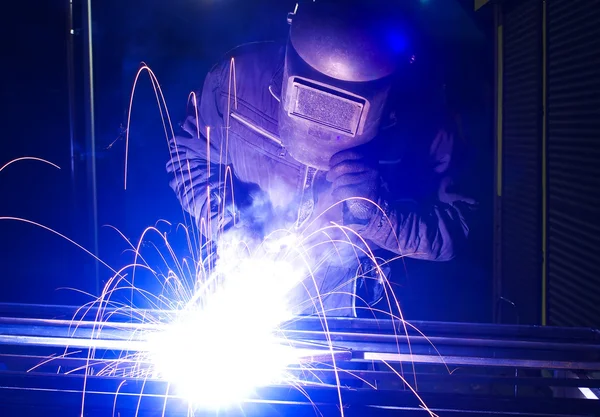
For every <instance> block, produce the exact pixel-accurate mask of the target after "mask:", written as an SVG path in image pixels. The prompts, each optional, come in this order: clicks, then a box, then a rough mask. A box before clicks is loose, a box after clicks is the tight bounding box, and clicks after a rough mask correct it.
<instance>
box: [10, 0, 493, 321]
mask: <svg viewBox="0 0 600 417" xmlns="http://www.w3.org/2000/svg"><path fill="white" fill-rule="evenodd" d="M74 4H75V23H76V25H75V34H74V35H70V34H69V29H70V26H69V21H68V1H58V0H51V1H41V0H34V1H31V2H18V3H14V4H11V13H10V14H9V13H3V16H2V18H1V19H2V22H1V23H2V24H1V25H0V27H1V28H2V29H1V30H2V31H3V34H2V35H3V36H2V39H3V41H2V57H3V62H4V65H3V77H2V81H1V84H2V88H1V93H2V103H3V106H2V108H3V111H2V112H1V118H2V119H1V120H2V124H1V126H2V130H1V146H0V166H1V165H3V164H4V163H6V162H8V161H10V160H12V159H14V158H17V157H22V156H36V157H41V158H45V159H48V160H50V161H51V162H53V163H56V164H58V165H59V166H60V167H61V170H56V169H55V168H53V167H50V166H48V165H45V164H41V163H39V162H35V161H23V162H19V163H17V164H14V165H11V166H10V167H8V168H7V169H6V170H4V171H2V172H0V216H15V217H21V218H25V219H29V220H32V221H36V222H39V223H41V224H43V225H46V226H48V227H51V228H53V229H55V230H56V231H58V232H60V233H64V234H65V235H66V236H68V237H69V238H72V239H74V240H75V241H77V242H78V243H80V244H81V245H83V246H84V247H86V248H88V249H90V250H92V251H94V250H95V249H94V248H95V242H94V238H93V236H94V233H93V231H94V227H93V221H92V220H93V216H92V213H93V210H92V207H93V202H92V201H93V200H92V198H91V196H92V190H93V188H92V182H91V181H92V177H91V175H90V173H91V170H90V167H91V162H92V161H91V158H90V155H91V154H90V149H89V148H86V136H85V128H86V115H87V114H88V112H87V111H86V105H85V103H86V101H85V85H86V84H85V82H86V73H85V71H84V63H85V61H86V59H87V57H86V54H85V48H84V40H85V30H83V21H82V12H81V9H80V8H78V7H77V6H78V4H79V3H77V2H74ZM414 4H415V8H416V10H418V11H419V13H418V14H417V16H418V18H416V19H415V21H416V23H417V24H418V25H419V27H421V28H422V30H423V34H424V36H427V37H428V39H432V42H433V43H432V45H431V46H432V47H431V48H430V50H428V51H426V55H427V57H428V62H430V63H431V65H432V66H433V67H435V68H436V69H437V70H438V71H439V72H440V73H442V74H443V77H444V82H445V84H446V92H447V95H448V103H449V105H450V106H451V108H452V109H453V111H454V112H455V113H456V114H458V115H460V119H461V121H462V126H463V129H464V131H465V137H466V138H467V139H468V143H469V146H470V156H471V158H470V161H471V162H470V166H469V172H471V177H470V180H471V181H470V184H469V185H470V186H471V188H472V189H474V190H475V192H476V194H477V197H478V199H479V200H480V201H481V210H480V213H479V214H478V218H477V221H476V223H475V227H474V230H473V233H472V240H471V245H470V247H469V248H468V250H467V252H466V253H465V254H463V256H461V257H460V258H459V259H457V260H455V261H452V262H450V263H444V264H427V263H421V262H418V261H412V262H410V261H408V262H407V264H406V268H407V269H406V270H407V271H408V276H407V277H405V276H402V277H399V280H400V283H401V285H402V291H401V292H402V302H403V305H405V310H406V311H407V312H408V313H409V318H413V319H435V320H469V321H489V320H490V319H491V297H492V296H491V281H492V274H491V256H492V249H491V239H492V230H491V229H492V226H491V225H492V208H491V205H492V204H491V201H492V192H493V187H492V182H493V181H492V178H493V173H492V166H493V161H492V143H493V139H492V138H493V135H492V130H491V129H492V127H491V125H492V108H493V95H492V78H493V74H492V61H493V48H492V46H491V45H492V41H491V34H490V31H491V27H492V24H491V17H490V15H489V11H485V10H484V11H481V12H478V14H475V13H474V12H472V1H462V0H461V1H458V0H456V1H455V0H427V1H424V0H415V1H414ZM293 6H294V2H293V1H277V0H272V1H266V0H261V1H242V0H221V1H217V0H211V1H208V0H193V1H192V0H175V1H170V2H165V1H159V0H127V1H117V0H103V1H95V2H93V6H92V21H93V22H92V35H93V36H92V39H93V43H92V50H93V55H92V56H93V63H94V64H93V75H94V90H93V92H94V101H93V103H94V109H95V113H94V117H95V129H94V133H95V139H96V147H95V151H96V161H95V163H96V184H95V188H96V201H97V217H98V224H99V225H100V226H103V225H112V226H114V227H116V228H118V229H119V230H120V231H121V232H123V233H124V235H125V236H126V237H128V238H129V239H132V240H133V241H137V239H138V238H139V236H140V234H141V233H142V231H143V230H144V229H145V228H146V227H148V226H151V225H153V224H155V222H156V221H157V220H158V219H167V220H169V221H172V222H175V223H176V222H179V221H181V220H182V212H181V209H180V207H179V205H178V203H177V200H176V199H175V196H174V195H173V193H172V191H171V190H170V188H169V187H168V176H167V174H166V173H165V169H164V166H165V162H166V160H167V157H168V154H167V146H166V139H165V135H164V133H163V127H162V123H161V118H160V113H159V111H158V107H157V104H156V99H155V98H154V92H153V89H152V85H151V83H150V81H149V78H148V76H147V74H143V75H142V77H141V78H140V82H139V86H138V89H137V90H136V95H135V99H134V104H133V112H132V118H131V126H130V147H129V177H128V187H127V190H124V187H123V184H124V175H123V172H124V155H125V141H124V140H123V139H122V136H123V135H122V133H123V127H124V126H125V124H126V121H127V109H128V104H129V97H130V94H131V88H132V86H133V81H134V77H135V74H136V71H137V69H138V68H139V65H140V62H141V61H144V62H146V63H147V64H148V65H149V66H150V67H151V68H152V70H153V71H154V72H155V74H156V75H157V77H158V80H159V82H160V85H161V87H162V90H163V92H164V94H165V97H166V101H167V105H168V106H169V111H170V115H171V117H172V120H173V123H174V124H176V123H177V122H178V121H179V120H180V118H181V117H182V115H183V113H184V111H185V105H186V100H187V95H188V93H189V91H191V90H192V89H197V88H199V87H200V86H201V85H202V81H203V78H204V75H205V74H206V72H207V71H208V69H209V68H210V67H211V66H212V65H213V64H214V63H215V62H216V61H217V60H218V59H219V58H220V57H221V56H222V55H223V54H224V53H225V52H226V51H228V50H229V49H231V48H233V47H235V46H236V45H239V44H241V43H244V42H250V41H257V40H270V39H274V38H283V37H285V35H286V30H287V24H286V19H285V18H286V13H287V12H289V11H291V10H292V9H293ZM69 39H71V40H72V41H73V53H74V55H73V61H72V62H73V66H72V75H70V72H69V54H68V52H69ZM70 80H71V82H72V87H73V89H72V90H71V98H72V99H71V100H70V90H69V82H70ZM70 106H71V107H70ZM72 134H73V144H74V145H75V147H74V149H73V152H72V149H71V143H72V142H71V135H72ZM119 138H120V139H119ZM113 142H114V144H113V146H112V147H111V148H110V149H106V148H107V147H108V146H109V145H110V144H111V143H113ZM126 248H127V245H126V243H125V242H124V241H123V239H122V238H121V237H119V236H118V234H117V233H116V232H115V231H114V230H112V229H110V228H108V227H100V228H99V229H98V253H99V256H100V257H101V258H102V260H104V261H105V262H107V263H108V264H110V265H111V266H113V267H115V268H119V267H121V266H123V265H125V264H126V263H127V262H129V261H130V259H131V257H130V255H129V254H127V253H124V250H125V249H126ZM95 266H96V263H95V261H94V260H93V258H92V257H91V256H89V255H88V254H86V253H85V252H84V251H82V250H81V249H79V248H77V247H76V246H74V245H73V244H72V243H69V242H67V241H66V240H64V239H62V238H60V237H58V236H56V235H54V234H52V233H51V232H48V231H47V230H44V229H42V228H39V227H36V226H33V225H30V224H26V223H22V222H17V221H12V220H2V221H0V302H27V303H63V304H80V303H81V302H85V301H89V298H86V297H84V296H82V295H80V294H78V293H77V292H76V291H73V290H65V289H62V288H66V287H69V288H75V289H78V290H81V291H84V292H91V293H93V292H95V291H97V282H96V273H97V272H96V269H95ZM98 271H99V272H98V277H99V279H100V280H106V279H108V278H110V276H111V272H110V271H109V270H108V269H105V268H104V267H100V268H99V269H98Z"/></svg>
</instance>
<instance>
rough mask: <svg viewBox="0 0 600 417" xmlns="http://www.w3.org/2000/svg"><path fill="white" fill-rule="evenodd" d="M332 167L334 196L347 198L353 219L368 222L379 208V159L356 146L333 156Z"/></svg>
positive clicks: (337, 198)
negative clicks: (377, 207)
mask: <svg viewBox="0 0 600 417" xmlns="http://www.w3.org/2000/svg"><path fill="white" fill-rule="evenodd" d="M329 166H330V169H329V172H328V173H327V181H329V182H331V183H332V184H333V191H332V193H333V197H334V198H335V199H336V200H337V201H345V205H346V209H347V211H348V214H349V215H350V216H351V218H352V219H354V220H358V221H360V222H366V221H368V220H369V219H370V218H371V216H373V214H374V213H375V211H376V206H375V204H376V203H377V199H378V197H379V187H380V180H379V170H378V164H377V159H375V158H374V157H372V156H370V155H369V154H368V153H367V152H363V151H362V150H361V149H360V148H354V149H349V150H346V151H341V152H338V153H337V154H335V155H333V156H332V157H331V160H330V161H329Z"/></svg>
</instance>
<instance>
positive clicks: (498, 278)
mask: <svg viewBox="0 0 600 417" xmlns="http://www.w3.org/2000/svg"><path fill="white" fill-rule="evenodd" d="M494 28H495V36H494V38H495V42H494V55H495V57H494V58H495V59H494V61H495V63H496V65H495V70H494V78H495V81H496V88H495V95H494V96H495V102H494V110H495V117H494V118H495V127H496V135H495V136H496V137H495V141H494V142H495V144H496V146H495V147H494V148H495V149H494V157H495V158H494V159H495V161H496V162H495V164H496V170H495V173H494V178H495V180H496V181H495V183H496V187H495V188H496V192H495V193H494V238H493V239H494V249H493V250H494V256H493V280H494V284H493V298H494V299H493V304H492V305H493V306H494V313H493V314H494V317H493V319H494V322H496V323H499V322H501V320H502V319H501V317H502V311H501V310H502V303H503V302H502V102H503V100H502V98H503V97H502V95H503V71H502V69H503V65H504V64H503V59H502V58H503V44H502V41H503V31H502V29H503V27H502V10H501V6H500V5H499V4H495V5H494Z"/></svg>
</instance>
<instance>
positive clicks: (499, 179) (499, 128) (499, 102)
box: [496, 25, 504, 197]
mask: <svg viewBox="0 0 600 417" xmlns="http://www.w3.org/2000/svg"><path fill="white" fill-rule="evenodd" d="M497 30H498V33H497V51H498V52H497V54H498V57H497V65H498V68H497V69H496V73H497V75H498V79H497V83H498V85H497V86H496V91H497V94H496V96H497V102H496V129H497V131H496V147H497V148H496V156H497V161H496V182H497V183H496V193H497V194H498V197H501V196H502V134H503V133H502V102H503V100H502V96H503V84H502V78H503V76H504V75H503V66H504V51H503V44H502V36H503V33H502V25H499V26H498V29H497Z"/></svg>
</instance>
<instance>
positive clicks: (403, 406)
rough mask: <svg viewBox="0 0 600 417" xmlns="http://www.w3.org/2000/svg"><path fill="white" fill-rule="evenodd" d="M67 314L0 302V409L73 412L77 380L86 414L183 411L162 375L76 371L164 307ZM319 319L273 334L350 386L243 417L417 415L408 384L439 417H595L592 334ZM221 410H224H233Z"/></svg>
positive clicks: (140, 335) (100, 361)
mask: <svg viewBox="0 0 600 417" xmlns="http://www.w3.org/2000/svg"><path fill="white" fill-rule="evenodd" d="M75 312H76V309H75V308H70V307H57V306H24V305H15V304H11V305H2V304H0V364H4V367H5V368H6V369H5V370H1V369H2V365H0V410H4V409H6V410H12V408H10V407H15V408H14V409H15V410H17V409H20V410H23V408H19V407H26V408H27V409H28V410H33V411H31V412H32V413H33V414H28V415H34V414H35V410H34V409H35V408H36V407H38V406H39V407H40V408H39V410H40V413H41V414H43V415H45V416H47V415H54V414H52V412H51V411H49V410H52V407H53V406H56V407H57V408H56V415H61V416H63V415H69V413H68V412H65V410H71V411H72V412H73V413H74V414H73V416H75V415H77V416H79V414H80V412H81V410H80V409H79V408H78V406H80V405H81V400H82V395H83V393H82V391H83V384H84V380H85V393H86V394H85V403H86V415H93V416H94V415H109V416H110V415H113V412H114V411H115V410H117V411H118V414H120V415H121V416H123V417H124V416H127V415H137V416H138V417H141V416H142V415H144V413H149V415H150V414H151V413H152V412H153V411H156V410H157V409H158V410H164V412H165V416H167V415H187V414H186V412H187V409H186V407H185V406H184V405H183V404H184V403H182V399H180V398H177V397H176V396H175V395H173V394H172V393H171V392H170V391H169V384H168V383H167V382H165V381H160V380H148V379H144V380H139V379H136V378H125V377H123V376H118V375H116V374H115V375H111V376H109V377H104V376H102V377H100V376H97V375H91V374H90V373H88V374H87V375H85V373H84V372H83V371H81V370H82V369H84V368H86V367H90V365H91V367H90V369H94V367H96V366H97V367H99V368H101V367H103V366H106V365H107V364H110V363H111V361H116V360H120V361H121V365H124V366H127V359H122V358H120V352H121V351H127V352H134V351H140V352H143V351H144V350H145V349H147V345H146V342H145V333H146V332H148V331H154V330H156V329H159V328H160V326H161V325H160V323H158V321H159V320H168V319H169V317H172V313H171V312H162V311H148V312H144V314H145V316H146V317H154V318H155V320H157V322H154V321H153V322H151V323H147V324H140V323H132V322H130V318H127V317H118V316H115V315H112V314H105V315H104V317H111V321H110V322H104V323H98V322H95V320H94V319H95V317H100V316H102V315H101V314H100V315H98V314H99V313H102V312H104V313H110V311H104V310H90V311H88V313H87V314H86V315H85V316H84V317H83V318H82V317H81V315H80V316H77V315H76V314H75ZM72 317H77V318H76V320H71V318H72ZM327 324H328V328H329V330H330V332H329V333H328V334H325V332H324V331H323V320H322V319H319V318H301V319H298V320H295V321H293V322H290V323H287V324H286V325H285V326H284V327H283V328H282V329H281V336H282V338H284V339H285V340H286V341H288V342H289V343H293V344H295V345H296V346H297V347H298V348H299V349H303V350H304V352H305V358H306V361H307V362H310V363H311V364H312V365H311V368H312V369H311V374H312V375H313V376H314V377H315V378H317V379H324V380H326V381H332V380H334V379H332V374H333V372H334V371H333V368H332V367H331V365H326V364H325V365H323V366H319V364H320V363H321V362H328V361H330V360H331V356H332V355H331V354H332V353H333V354H334V356H335V359H336V365H337V366H338V367H337V368H336V369H337V372H338V374H339V375H338V376H339V378H340V380H341V383H342V386H343V387H346V386H350V387H351V388H341V389H340V390H338V389H337V387H333V388H332V387H324V386H315V385H314V384H311V383H308V384H306V385H305V386H303V387H302V388H301V389H295V388H292V387H289V386H279V387H277V386H275V387H267V388H263V389H260V390H259V391H257V392H256V393H255V394H254V395H253V396H251V398H248V399H247V400H246V401H244V402H243V404H242V405H241V408H242V409H243V415H245V416H251V415H261V416H262V415H271V414H273V415H290V414H294V413H296V414H298V413H299V414H301V415H309V414H310V415H312V414H313V413H314V412H315V409H318V411H319V412H320V413H321V414H323V415H338V416H339V415H340V411H339V408H338V404H339V395H342V399H343V403H344V406H345V407H347V408H345V409H344V411H345V412H344V415H346V416H350V415H357V416H366V415H369V416H371V415H388V414H393V415H397V414H398V413H402V415H421V416H422V415H427V414H426V413H424V411H423V410H422V408H421V406H422V404H421V403H420V402H419V401H418V399H417V397H416V396H415V395H414V394H413V393H412V391H411V390H410V389H409V388H413V389H417V391H418V394H419V396H421V398H422V399H423V401H424V402H425V403H426V404H427V406H428V407H429V408H430V409H431V410H432V411H433V412H435V413H436V414H438V415H440V416H441V417H443V416H459V415H460V416H464V415H469V416H472V415H487V416H490V415H503V416H504V415H506V416H516V415H518V416H538V417H539V416H575V415H576V416H595V415H600V401H598V400H590V399H585V397H587V398H596V397H597V394H599V391H598V389H599V388H600V379H599V378H598V375H599V374H600V337H599V333H598V332H597V331H596V330H592V329H564V328H546V327H544V328H542V327H531V326H497V325H485V324H461V323H426V322H421V323H410V325H406V324H405V323H400V322H392V321H389V320H368V319H345V318H328V319H327ZM416 329H418V330H416ZM243 348H244V343H243V341H240V350H241V349H243ZM90 351H93V352H94V353H95V355H94V357H93V360H92V361H90V359H89V353H90ZM67 352H68V354H65V353H67ZM50 357H51V360H48V358H50ZM129 365H130V366H138V367H143V366H145V365H146V364H144V363H143V362H140V361H132V362H131V363H130V364H129ZM57 371H60V374H59V375H57ZM289 372H290V373H291V374H292V375H302V374H303V372H306V368H303V367H298V366H292V367H290V368H289ZM65 373H72V375H67V374H65ZM401 377H402V378H403V379H402V378H401ZM358 380H361V381H364V382H361V383H359V384H357V383H356V381H358ZM409 384H410V387H409ZM375 386H376V387H377V389H376V390H375V389H373V388H372V387H375ZM36 404H37V405H36ZM3 407H4V408H3ZM115 407H116V408H115ZM157 407H158V408H157ZM230 411H231V410H229V411H227V415H238V414H239V413H235V412H232V413H233V414H231V413H230ZM48 413H49V414H48ZM107 413H108V414H107ZM132 413H133V414H132ZM0 414H1V415H11V414H2V413H0ZM114 415H117V414H114ZM220 415H223V412H221V414H220ZM317 415H318V414H317Z"/></svg>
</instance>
